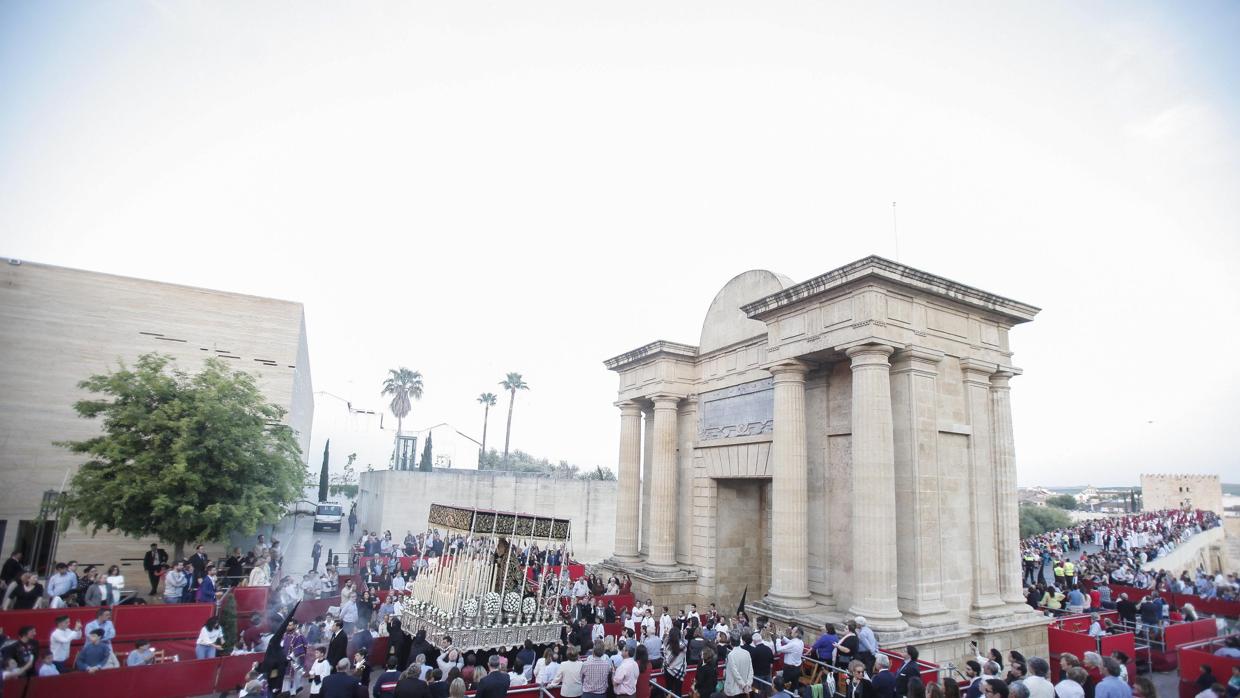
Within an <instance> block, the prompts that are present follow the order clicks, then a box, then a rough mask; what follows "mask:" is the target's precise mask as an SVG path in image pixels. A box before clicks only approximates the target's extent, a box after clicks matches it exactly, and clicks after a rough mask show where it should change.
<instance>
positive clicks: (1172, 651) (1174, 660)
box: [1150, 618, 1218, 671]
mask: <svg viewBox="0 0 1240 698" xmlns="http://www.w3.org/2000/svg"><path fill="white" fill-rule="evenodd" d="M1217 628H1218V626H1217V625H1216V624H1215V622H1214V621H1213V620H1212V619H1209V618H1206V619H1202V620H1196V621H1191V622H1188V623H1175V624H1172V625H1168V626H1167V627H1165V628H1164V629H1163V643H1164V644H1165V645H1166V651H1165V652H1160V651H1157V650H1154V651H1151V652H1150V664H1151V665H1152V666H1151V668H1153V670H1154V671H1172V670H1174V669H1175V668H1176V667H1177V666H1179V654H1178V653H1177V652H1176V650H1178V649H1179V648H1180V646H1181V645H1187V644H1189V643H1192V642H1196V641H1198V640H1206V639H1209V638H1212V637H1214V636H1215V635H1216V634H1217Z"/></svg>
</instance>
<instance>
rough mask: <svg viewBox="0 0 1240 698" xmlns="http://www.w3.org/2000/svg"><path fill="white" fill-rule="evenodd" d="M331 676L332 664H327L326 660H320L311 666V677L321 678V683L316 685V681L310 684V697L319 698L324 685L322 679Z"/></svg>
mask: <svg viewBox="0 0 1240 698" xmlns="http://www.w3.org/2000/svg"><path fill="white" fill-rule="evenodd" d="M331 675H332V667H331V665H330V664H328V663H327V660H326V659H320V660H318V661H316V662H315V663H314V664H311V665H310V676H311V678H313V677H315V676H317V677H319V679H320V682H319V683H315V682H314V681H311V682H310V695H312V696H317V695H318V694H319V692H320V691H322V690H323V684H322V683H321V681H322V679H325V678H327V677H328V676H331Z"/></svg>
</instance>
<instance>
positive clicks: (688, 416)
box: [676, 395, 698, 565]
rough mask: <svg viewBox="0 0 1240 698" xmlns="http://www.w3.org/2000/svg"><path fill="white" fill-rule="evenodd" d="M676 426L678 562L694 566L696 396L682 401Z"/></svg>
mask: <svg viewBox="0 0 1240 698" xmlns="http://www.w3.org/2000/svg"><path fill="white" fill-rule="evenodd" d="M678 410H679V411H678V412H677V420H678V421H677V423H676V449H677V451H676V502H677V504H676V531H677V533H676V562H678V563H680V564H682V565H691V564H693V545H694V518H695V517H694V511H693V502H694V499H695V497H694V495H695V494H696V492H695V491H694V463H693V456H694V453H693V444H694V441H695V440H696V439H697V433H698V422H697V416H698V400H697V396H696V395H690V396H686V397H685V399H683V400H681V401H680V405H679V406H678Z"/></svg>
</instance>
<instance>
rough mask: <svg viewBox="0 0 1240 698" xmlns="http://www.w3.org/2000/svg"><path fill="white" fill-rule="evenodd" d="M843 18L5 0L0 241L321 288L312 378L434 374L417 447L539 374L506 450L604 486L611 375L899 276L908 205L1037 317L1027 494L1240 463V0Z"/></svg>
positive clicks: (575, 8)
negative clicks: (516, 377)
mask: <svg viewBox="0 0 1240 698" xmlns="http://www.w3.org/2000/svg"><path fill="white" fill-rule="evenodd" d="M851 4H852V5H853V6H854V7H852V8H847V7H836V8H832V7H831V6H829V4H828V3H819V2H804V3H781V2H747V3H734V2H718V1H714V0H712V1H710V2H693V3H690V2H666V1H661V2H636V1H633V0H624V1H619V0H615V1H613V2H608V3H598V2H583V1H581V0H571V1H565V2H465V1H459V0H453V1H451V2H447V1H445V2H437V3H411V2H396V3H382V2H368V3H338V2H327V3H315V2H297V3H293V2H194V3H190V2H185V3H178V2H75V3H63V2H52V1H49V0H37V1H32V2H16V1H14V0H8V1H6V2H3V3H0V254H3V255H9V256H14V257H20V258H25V259H29V260H32V261H40V262H47V263H54V264H60V265H66V266H72V267H80V268H85V269H93V270H100V271H107V272H112V273H118V274H125V275H132V276H139V277H146V278H151V279H157V280H162V281H170V282H178V283H184V284H192V285H199V286H206V287H211V288H218V289H224V290H229V291H238V292H245V293H252V294H259V295H264V296H275V297H280V298H288V299H293V300H298V301H301V302H303V303H305V306H306V317H307V323H308V328H309V337H310V356H311V366H312V367H313V378H314V385H315V390H316V391H321V392H325V393H331V394H334V395H338V396H341V397H344V398H346V399H349V400H352V401H353V403H354V404H355V406H358V405H360V406H363V407H370V408H373V409H378V408H380V407H381V406H382V405H383V401H382V400H381V398H380V397H379V395H378V388H379V384H380V381H381V380H382V378H383V377H384V374H385V372H386V370H387V369H388V368H391V367H395V366H400V365H404V366H408V367H410V368H415V369H417V370H420V371H421V372H422V373H423V374H424V376H425V381H426V396H425V398H424V399H423V400H422V401H421V402H420V403H418V404H416V405H415V407H414V411H413V414H412V415H411V416H410V417H409V419H408V424H409V425H411V426H413V427H415V428H418V427H425V426H429V425H432V424H436V423H440V422H449V423H451V424H453V425H455V426H457V427H458V428H460V429H461V430H463V431H465V432H466V433H469V434H471V435H473V436H475V437H477V435H478V432H480V431H481V421H482V411H481V408H480V407H479V405H478V404H477V403H476V402H475V398H476V397H477V395H478V394H479V393H480V392H482V391H485V390H491V391H494V392H499V389H498V386H497V385H496V383H497V382H498V381H499V380H500V379H502V378H503V376H504V373H505V372H506V371H519V372H521V373H522V374H524V376H525V379H526V380H527V382H528V383H529V384H530V386H531V387H532V390H531V391H529V392H528V393H523V394H521V395H520V396H519V397H518V401H517V405H516V413H515V417H514V419H513V436H512V440H513V446H514V447H515V448H521V449H523V450H526V451H529V452H532V453H534V454H536V455H539V456H547V457H550V458H552V459H554V460H558V459H561V458H563V459H567V460H570V461H572V462H574V463H577V464H580V465H583V466H592V465H595V464H601V465H604V466H606V467H612V466H613V465H614V462H615V459H616V453H617V434H618V430H619V419H618V411H617V410H616V409H615V407H613V406H612V402H613V401H614V399H615V390H616V386H617V383H616V380H615V377H614V374H611V373H609V372H608V371H606V370H605V369H604V368H603V366H602V363H601V362H602V360H603V359H604V358H607V357H610V356H613V355H615V354H619V353H621V352H623V351H626V350H629V349H633V348H636V347H637V346H639V345H641V344H644V343H646V342H649V341H651V340H654V339H669V340H675V341H682V342H688V343H692V344H696V343H697V341H698V335H699V332H700V329H701V322H702V318H703V315H704V314H705V312H706V308H707V306H708V305H709V303H710V300H711V298H712V297H713V296H714V294H715V293H716V292H717V291H718V289H719V288H720V287H721V286H722V285H723V284H724V283H725V282H726V281H727V280H728V279H729V278H731V277H732V276H734V275H735V274H737V273H739V272H741V271H744V270H746V269H751V268H766V269H771V270H773V271H776V272H779V273H783V274H787V275H789V276H790V277H792V278H793V279H794V280H798V281H800V280H803V279H806V278H809V277H811V276H814V275H816V274H820V273H822V272H825V271H827V270H830V269H833V268H835V267H837V266H840V265H842V264H845V263H847V262H850V261H853V260H855V259H857V258H860V257H863V256H865V255H867V254H871V253H877V254H882V255H884V256H888V257H896V256H897V249H896V242H895V239H894V236H893V234H892V220H891V202H892V201H893V200H894V201H898V202H899V204H898V212H899V213H898V215H899V246H898V257H899V260H900V261H902V262H904V263H906V264H910V265H912V266H915V267H918V268H921V269H925V270H927V271H930V272H933V273H936V274H940V275H943V276H946V277H948V278H951V279H954V280H957V281H960V282H963V283H966V284H970V285H973V286H977V287H980V288H982V289H985V290H987V291H991V292H994V293H998V294H1001V295H1005V296H1008V297H1011V298H1015V299H1017V300H1020V301H1024V302H1028V303H1031V304H1034V305H1037V306H1039V307H1041V308H1043V312H1042V313H1041V315H1039V316H1038V318H1037V320H1036V321H1034V322H1033V323H1031V324H1028V325H1024V326H1021V327H1019V328H1017V329H1016V330H1015V331H1014V332H1013V333H1012V338H1011V339H1012V348H1013V349H1014V350H1015V352H1016V356H1015V358H1014V362H1015V364H1016V365H1018V366H1020V367H1022V368H1023V369H1025V375H1024V376H1022V377H1020V378H1019V379H1017V380H1015V381H1014V382H1013V400H1014V409H1015V428H1016V438H1017V444H1016V446H1017V458H1018V463H1019V470H1020V483H1021V484H1022V485H1029V484H1048V485H1066V484H1076V483H1079V484H1084V483H1086V482H1089V483H1094V484H1135V483H1136V481H1137V476H1138V474H1139V473H1140V472H1143V471H1158V472H1175V471H1182V472H1207V473H1221V474H1222V475H1223V477H1224V480H1225V481H1227V480H1230V481H1237V480H1240V456H1238V455H1237V454H1238V453H1240V429H1238V428H1237V425H1238V424H1240V419H1238V418H1237V412H1238V411H1240V361H1238V360H1237V358H1236V347H1237V339H1240V329H1237V324H1236V323H1237V319H1240V274H1238V273H1237V270H1236V266H1237V264H1238V263H1240V78H1238V77H1237V76H1238V75H1240V42H1238V41H1236V37H1237V36H1240V4H1237V3H1234V2H1194V3H1172V2H1168V3H1165V4H1163V5H1157V4H1150V3H1133V2H1115V3H1102V2H1091V3H1053V2H1046V3H1015V2H1008V3H995V2H981V3H935V4H933V5H927V4H925V3H911V2H910V3H901V4H891V3H851ZM31 370H37V367H31ZM318 397H319V400H318V401H317V407H316V409H317V412H316V428H315V432H314V446H313V447H312V450H313V451H314V452H315V454H317V452H319V451H321V449H322V442H323V439H325V438H326V437H328V436H333V433H332V432H333V431H335V432H338V433H336V434H335V439H336V440H334V441H333V451H334V452H337V453H339V452H340V451H339V450H338V449H339V448H342V447H341V446H340V443H341V440H343V441H345V442H346V443H345V445H344V446H343V448H345V449H352V450H360V451H362V453H363V458H362V462H363V463H365V462H366V461H368V460H374V461H376V462H375V465H376V466H381V465H385V464H386V457H387V452H388V450H389V449H390V446H389V445H390V438H391V434H390V432H387V433H386V434H385V435H384V434H378V432H377V431H375V430H374V429H369V431H368V432H367V433H369V436H365V437H363V436H359V433H360V432H366V431H367V430H366V429H362V428H360V427H358V425H357V424H353V425H352V427H353V428H352V431H353V432H355V433H354V434H353V436H351V437H348V438H346V437H345V436H344V435H343V433H344V432H345V431H349V429H346V428H345V425H346V423H347V422H348V420H347V419H346V418H345V416H344V412H343V410H344V407H343V406H342V405H341V404H340V403H339V402H338V401H336V400H335V399H334V398H331V397H329V396H326V395H323V394H320V395H319V396H318ZM505 406H506V399H501V402H500V405H499V406H498V409H497V410H496V412H497V414H495V415H494V417H493V419H492V421H491V431H490V434H489V443H490V444H494V445H496V446H502V439H503V417H504V414H503V411H504V409H505ZM349 439H352V441H349ZM439 440H440V435H439V434H438V433H436V441H437V442H438V441H439ZM363 442H364V443H363ZM357 444H362V445H360V446H359V445H357ZM457 455H458V458H459V457H460V455H461V454H459V453H458V454H457ZM316 458H317V455H311V460H312V462H313V461H315V460H316ZM378 461H382V463H380V462H378Z"/></svg>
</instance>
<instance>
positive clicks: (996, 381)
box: [990, 366, 1024, 390]
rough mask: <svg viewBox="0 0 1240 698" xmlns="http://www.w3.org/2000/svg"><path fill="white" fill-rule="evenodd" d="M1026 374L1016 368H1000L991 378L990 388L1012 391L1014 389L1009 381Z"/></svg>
mask: <svg viewBox="0 0 1240 698" xmlns="http://www.w3.org/2000/svg"><path fill="white" fill-rule="evenodd" d="M1022 373H1024V371H1022V370H1020V369H1019V368H1016V367H1015V366H1000V367H999V369H998V370H997V371H995V372H994V373H993V374H991V376H990V388H991V389H992V390H1010V389H1011V388H1012V386H1011V385H1009V383H1008V381H1010V380H1011V379H1013V378H1015V377H1016V376H1019V375H1020V374H1022Z"/></svg>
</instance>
